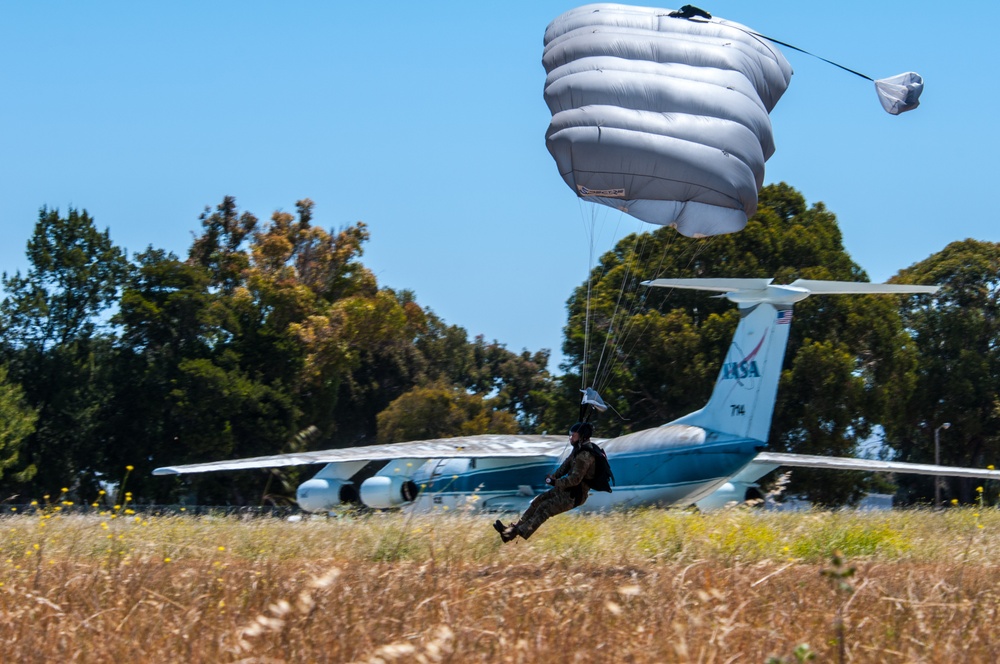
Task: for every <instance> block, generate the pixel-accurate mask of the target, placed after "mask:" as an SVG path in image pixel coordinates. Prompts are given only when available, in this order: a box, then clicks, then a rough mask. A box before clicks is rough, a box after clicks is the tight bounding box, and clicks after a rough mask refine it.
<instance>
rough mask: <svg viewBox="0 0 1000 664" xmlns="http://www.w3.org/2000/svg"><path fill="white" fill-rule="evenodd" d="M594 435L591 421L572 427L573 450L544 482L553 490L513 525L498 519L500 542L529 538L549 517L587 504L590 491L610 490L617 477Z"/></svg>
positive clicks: (496, 524)
mask: <svg viewBox="0 0 1000 664" xmlns="http://www.w3.org/2000/svg"><path fill="white" fill-rule="evenodd" d="M593 432H594V427H593V425H591V424H590V423H589V422H577V423H576V424H574V425H573V426H572V427H571V428H570V430H569V440H570V443H571V444H572V445H573V451H572V452H570V454H569V456H568V457H566V459H565V460H564V461H563V462H562V463H561V464H559V467H558V468H557V469H556V470H555V472H553V473H552V474H551V475H548V476H547V477H546V478H545V483H546V484H548V485H550V486H552V488H551V489H549V490H548V491H546V492H545V493H542V494H539V495H537V496H535V498H534V500H532V501H531V504H530V505H528V509H526V510H525V511H524V514H522V515H521V518H520V519H518V520H517V521H515V522H513V523H511V524H510V525H508V526H504V525H503V522H502V521H500V520H499V519H497V521H496V522H495V523H494V524H493V527H494V528H495V529H496V531H497V532H498V533H500V539H501V540H503V541H504V542H510V541H511V540H513V539H516V538H517V537H518V536H521V537H522V538H524V539H528V538H529V537H531V534H532V533H534V532H535V531H536V530H538V527H539V526H541V525H542V524H543V523H545V521H546V520H548V519H549V518H550V517H553V516H555V515H557V514H562V513H563V512H567V511H569V510H571V509H573V508H574V507H579V506H580V505H583V504H584V503H585V502H587V496H588V495H589V494H590V490H591V489H594V490H596V491H608V492H610V491H611V485H610V482H612V481H614V475H612V474H611V466H609V465H608V458H607V455H605V454H604V450H602V449H601V448H600V447H598V446H597V445H595V444H594V443H592V442H590V437H591V435H593Z"/></svg>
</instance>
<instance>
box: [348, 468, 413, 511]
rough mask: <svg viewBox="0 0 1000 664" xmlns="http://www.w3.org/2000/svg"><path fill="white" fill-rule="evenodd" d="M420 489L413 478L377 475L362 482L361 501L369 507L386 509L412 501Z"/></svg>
mask: <svg viewBox="0 0 1000 664" xmlns="http://www.w3.org/2000/svg"><path fill="white" fill-rule="evenodd" d="M419 492H420V489H419V488H418V487H417V485H416V484H415V483H414V482H413V480H411V479H408V478H406V477H400V476H398V475H396V476H393V477H387V476H385V475H375V476H374V477H369V478H368V479H366V480H365V481H364V482H362V483H361V502H363V503H364V504H365V505H367V506H368V507H373V508H375V509H379V510H385V509H389V508H392V507H399V506H401V505H405V504H406V503H412V502H413V501H414V500H416V498H417V494H418V493H419Z"/></svg>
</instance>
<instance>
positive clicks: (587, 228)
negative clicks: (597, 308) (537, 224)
mask: <svg viewBox="0 0 1000 664" xmlns="http://www.w3.org/2000/svg"><path fill="white" fill-rule="evenodd" d="M577 204H578V205H579V206H580V219H582V220H584V232H585V233H586V234H587V241H588V250H587V304H586V308H585V312H584V318H583V361H582V362H581V363H580V383H581V385H580V389H581V390H583V389H586V387H587V358H588V357H590V316H591V314H590V300H591V296H592V295H593V288H594V278H593V274H592V273H593V265H594V247H595V244H596V228H597V216H598V210H597V205H590V206H589V207H590V214H589V217H590V223H589V224H588V223H587V222H586V217H587V216H588V215H587V214H586V213H585V212H584V209H583V200H582V199H580V198H577ZM602 276H603V275H602Z"/></svg>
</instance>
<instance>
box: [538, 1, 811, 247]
mask: <svg viewBox="0 0 1000 664" xmlns="http://www.w3.org/2000/svg"><path fill="white" fill-rule="evenodd" d="M705 16H708V15H707V14H703V15H699V14H691V13H687V12H671V11H670V10H665V9H655V8H646V7H627V6H624V5H614V4H595V5H587V6H584V7H580V8H578V9H574V10H571V11H568V12H566V13H565V14H563V15H561V16H559V17H558V18H557V19H555V20H554V21H553V22H552V23H551V24H550V25H549V27H548V29H547V30H546V32H545V51H544V55H543V57H542V63H543V65H544V66H545V71H546V72H547V77H546V80H545V101H546V103H547V104H548V106H549V110H550V111H551V112H552V122H551V124H550V125H549V129H548V132H547V133H546V145H547V147H548V149H549V152H550V153H551V154H552V156H553V158H554V159H555V161H556V164H557V166H558V168H559V173H560V175H562V177H563V179H564V180H565V181H566V184H567V185H569V187H570V188H571V189H572V190H573V191H574V192H576V194H577V195H578V196H580V197H581V198H583V199H585V200H589V201H594V202H596V203H602V204H604V205H607V206H610V207H612V208H616V209H619V210H622V211H625V212H627V213H628V214H630V215H632V216H633V217H636V218H638V219H641V220H643V221H647V222H651V223H654V224H661V225H667V226H673V227H675V228H676V229H677V230H678V231H679V232H680V233H682V234H684V235H687V236H690V237H703V236H710V235H717V234H720V233H732V232H735V231H739V230H741V229H742V228H743V227H744V226H745V225H746V223H747V219H748V217H750V216H752V215H753V214H754V213H755V212H756V210H757V192H758V190H759V189H760V187H761V186H762V185H763V182H764V162H765V161H766V160H767V159H768V158H769V157H770V156H771V154H772V153H773V152H774V141H773V138H772V134H771V121H770V118H769V116H768V113H769V112H770V111H771V109H773V108H774V105H775V104H776V103H777V102H778V100H779V99H780V98H781V95H782V94H783V93H784V92H785V89H786V88H787V87H788V83H789V80H790V78H791V75H792V69H791V66H790V65H789V64H788V62H787V61H786V60H785V58H784V56H782V54H781V53H780V52H779V51H778V50H777V49H776V48H775V47H773V46H772V45H771V44H769V43H768V42H766V41H765V40H764V39H762V38H760V37H759V36H758V35H756V34H755V33H754V32H753V31H752V30H750V29H748V28H746V27H745V26H742V25H740V24H738V23H733V22H730V21H725V20H722V19H719V18H714V17H710V18H705Z"/></svg>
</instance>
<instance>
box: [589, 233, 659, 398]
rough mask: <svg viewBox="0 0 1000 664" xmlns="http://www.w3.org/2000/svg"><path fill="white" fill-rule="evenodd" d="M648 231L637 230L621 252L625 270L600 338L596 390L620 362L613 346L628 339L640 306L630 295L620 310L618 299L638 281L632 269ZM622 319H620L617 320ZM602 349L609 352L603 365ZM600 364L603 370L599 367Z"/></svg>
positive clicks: (635, 286)
mask: <svg viewBox="0 0 1000 664" xmlns="http://www.w3.org/2000/svg"><path fill="white" fill-rule="evenodd" d="M649 238H650V234H649V233H637V234H636V240H635V243H634V244H633V245H632V249H631V251H629V253H628V254H626V256H625V260H624V262H625V271H624V274H623V275H622V281H621V286H620V287H619V289H618V299H617V300H616V302H615V310H614V313H613V314H612V316H611V321H610V322H609V324H608V335H607V337H606V338H605V340H604V348H603V349H602V351H601V359H600V360H599V362H598V366H597V370H596V372H595V380H594V384H595V386H597V388H598V390H603V389H604V388H605V387H606V386H607V383H608V381H609V380H610V379H611V376H612V375H614V374H613V368H614V367H615V366H616V365H617V364H619V363H620V361H621V353H620V352H615V351H616V348H617V349H620V348H621V347H622V346H623V345H624V344H625V343H626V342H627V340H628V337H629V335H630V334H631V330H632V326H633V324H634V322H633V318H634V316H635V313H636V311H637V310H638V309H639V308H640V306H641V305H640V303H639V302H638V301H637V299H636V298H634V297H633V298H631V299H630V300H628V311H627V312H622V302H623V300H626V298H625V295H626V292H634V291H635V290H637V288H638V285H637V284H636V283H635V276H634V273H635V272H636V271H638V268H639V265H638V260H637V258H636V257H638V256H642V255H643V254H644V253H645V249H646V244H647V243H648V242H649ZM622 319H624V322H623V323H621V322H620V321H621V320H622ZM619 325H620V326H621V329H617V327H616V326H619ZM606 352H610V356H609V359H608V363H607V365H604V355H605V353H606ZM602 367H603V372H602V371H601V369H602Z"/></svg>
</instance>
